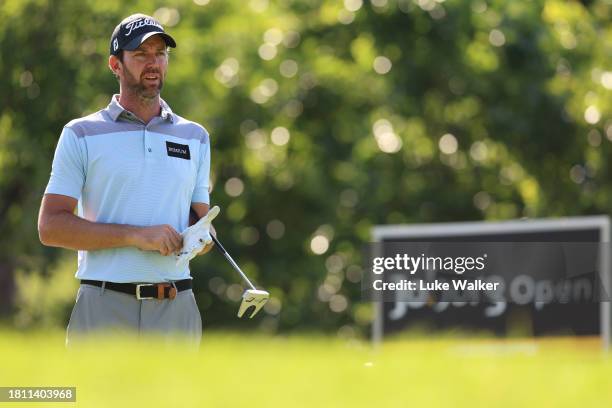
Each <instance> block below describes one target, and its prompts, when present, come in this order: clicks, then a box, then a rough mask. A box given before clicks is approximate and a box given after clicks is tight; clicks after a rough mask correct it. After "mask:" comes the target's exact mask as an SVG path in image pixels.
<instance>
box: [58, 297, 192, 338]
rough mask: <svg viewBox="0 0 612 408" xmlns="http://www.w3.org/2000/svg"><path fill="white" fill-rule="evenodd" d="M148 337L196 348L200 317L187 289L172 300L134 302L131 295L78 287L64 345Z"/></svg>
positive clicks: (135, 300) (134, 299) (134, 298)
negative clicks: (128, 336) (96, 339)
mask: <svg viewBox="0 0 612 408" xmlns="http://www.w3.org/2000/svg"><path fill="white" fill-rule="evenodd" d="M125 333H127V334H132V335H134V334H136V335H137V336H138V337H142V335H143V334H147V335H148V334H150V335H151V336H150V337H151V338H156V339H161V340H181V341H187V342H188V343H189V344H190V345H192V346H194V347H198V346H199V344H200V340H201V338H202V318H201V316H200V311H199V310H198V306H197V304H196V301H195V297H194V296H193V292H192V291H191V289H188V290H184V291H182V292H179V293H177V295H176V298H174V299H163V300H157V299H146V300H138V299H136V297H135V296H132V295H128V294H125V293H121V292H116V291H113V290H109V289H102V288H99V287H97V286H92V285H81V286H80V288H79V291H78V293H77V298H76V303H75V305H74V308H73V309H72V314H71V315H70V322H69V323H68V329H67V330H66V345H67V346H68V347H70V346H73V345H75V344H77V343H78V342H79V341H80V340H83V339H89V338H91V337H92V336H91V335H103V336H107V335H110V336H113V335H119V336H121V335H123V334H125Z"/></svg>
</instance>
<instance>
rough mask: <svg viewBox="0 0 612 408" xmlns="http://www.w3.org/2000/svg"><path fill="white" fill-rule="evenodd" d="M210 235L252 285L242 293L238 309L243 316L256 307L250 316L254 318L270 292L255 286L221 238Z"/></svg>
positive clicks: (224, 254) (239, 314) (248, 283)
mask: <svg viewBox="0 0 612 408" xmlns="http://www.w3.org/2000/svg"><path fill="white" fill-rule="evenodd" d="M210 236H211V238H212V240H213V242H214V243H215V247H217V249H218V250H219V251H221V253H222V254H223V256H224V257H225V259H227V260H228V262H229V263H230V265H232V267H233V268H234V270H235V271H236V272H238V273H239V274H240V276H242V279H244V281H245V282H246V283H247V285H249V286H250V287H251V289H247V290H245V291H244V293H243V294H242V302H241V303H240V309H238V317H242V315H243V314H244V312H246V311H247V309H248V308H250V307H255V310H253V313H251V315H250V316H249V319H251V318H253V316H255V315H256V314H257V312H259V311H260V310H261V308H262V307H263V306H264V305H265V304H266V302H267V301H268V299H269V298H270V294H269V293H268V292H266V291H265V290H259V289H257V288H255V286H254V285H253V284H252V283H251V281H250V280H249V278H247V276H246V275H245V274H244V272H242V270H241V269H240V267H239V266H238V264H237V263H236V262H235V261H234V260H233V259H232V257H231V256H230V254H229V253H228V252H227V251H226V250H225V248H223V245H221V243H220V242H219V240H218V239H217V238H215V236H214V235H212V234H211V235H210Z"/></svg>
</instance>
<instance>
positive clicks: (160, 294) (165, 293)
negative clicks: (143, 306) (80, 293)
mask: <svg viewBox="0 0 612 408" xmlns="http://www.w3.org/2000/svg"><path fill="white" fill-rule="evenodd" d="M173 283H174V286H173V285H172V283H171V282H160V283H116V282H106V283H105V282H102V281H96V280H87V279H84V280H82V281H81V284H82V285H93V286H97V287H99V288H101V287H102V285H103V284H104V288H105V289H109V290H114V291H116V292H121V293H127V294H128V295H132V296H136V299H138V300H144V299H158V300H162V299H174V298H175V297H176V294H177V292H182V291H184V290H187V289H191V279H183V280H179V281H174V282H173Z"/></svg>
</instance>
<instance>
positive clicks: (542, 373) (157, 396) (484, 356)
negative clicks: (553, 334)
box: [0, 331, 612, 408]
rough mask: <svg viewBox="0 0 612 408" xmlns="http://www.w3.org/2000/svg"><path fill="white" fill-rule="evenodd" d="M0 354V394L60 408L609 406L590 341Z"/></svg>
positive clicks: (118, 345) (609, 360)
mask: <svg viewBox="0 0 612 408" xmlns="http://www.w3.org/2000/svg"><path fill="white" fill-rule="evenodd" d="M0 353H1V358H2V364H1V366H0V385H1V386H76V387H77V403H76V404H74V403H72V404H71V403H63V404H61V406H75V405H76V406H79V407H113V408H116V407H141V406H149V407H201V406H205V407H241V406H245V407H247V406H253V407H349V406H350V407H374V406H376V407H406V406H418V405H419V404H427V406H430V407H431V406H434V407H437V406H440V407H451V406H452V407H457V406H465V407H480V406H482V407H490V406H496V407H518V406H520V407H523V406H532V407H542V406H546V407H549V406H550V407H552V406H554V407H575V406H578V405H580V406H588V407H597V406H601V407H604V406H611V405H612V391H610V390H612V375H611V373H612V357H611V356H609V355H607V354H605V353H603V352H602V351H601V348H600V344H599V341H598V340H596V339H587V340H581V341H577V340H574V339H571V338H558V339H544V340H538V341H534V340H523V341H516V340H515V341H500V340H491V339H471V340H469V339H449V338H445V339H440V338H438V339H436V338H431V339H428V338H424V337H420V338H408V339H397V340H391V341H387V342H385V343H384V344H383V345H382V347H380V348H378V349H376V350H374V349H372V348H371V347H370V345H369V344H368V343H364V342H361V341H356V340H353V341H346V340H339V339H332V338H326V337H317V336H296V337H263V336H258V335H254V334H252V333H242V334H231V333H230V334H227V333H226V334H222V333H217V334H214V333H213V334H208V335H206V334H205V336H204V339H203V342H202V347H201V350H200V351H199V352H189V351H187V350H185V349H184V347H183V346H182V345H181V344H180V343H176V344H174V345H171V346H168V345H166V346H162V345H160V344H156V343H144V342H138V341H135V340H124V341H121V342H119V341H113V340H106V341H104V342H101V343H96V344H90V345H87V346H85V347H83V348H80V349H77V350H70V351H66V350H65V349H64V347H63V333H62V332H38V333H27V334H25V333H16V332H11V331H4V332H0ZM32 405H33V406H57V405H58V404H57V403H55V404H51V403H38V404H32ZM0 406H16V405H15V404H13V403H11V404H7V403H4V404H3V403H0ZM20 406H21V405H20Z"/></svg>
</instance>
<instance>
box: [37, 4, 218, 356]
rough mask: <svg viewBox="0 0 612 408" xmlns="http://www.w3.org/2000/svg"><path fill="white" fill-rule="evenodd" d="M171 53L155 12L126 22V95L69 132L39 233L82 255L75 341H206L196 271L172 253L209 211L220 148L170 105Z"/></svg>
mask: <svg viewBox="0 0 612 408" xmlns="http://www.w3.org/2000/svg"><path fill="white" fill-rule="evenodd" d="M168 47H173V48H174V47H176V42H175V41H174V39H173V38H172V37H171V36H170V35H168V34H166V33H165V32H164V29H163V28H162V26H161V25H160V24H159V23H158V22H157V21H155V20H154V19H153V18H152V17H149V16H146V15H144V14H135V15H132V16H129V17H127V18H125V19H124V20H123V21H122V22H121V23H120V24H119V25H117V27H116V28H115V30H114V32H113V34H112V36H111V42H110V57H109V60H108V65H109V68H110V69H111V71H112V72H113V74H114V75H115V76H116V77H117V79H118V81H119V85H120V91H119V94H118V95H114V96H113V97H112V99H111V101H110V104H109V105H108V106H107V107H106V108H105V109H102V110H100V111H98V112H96V113H94V114H92V115H89V116H85V117H83V118H80V119H76V120H73V121H71V122H70V123H68V124H67V125H66V126H65V127H64V129H63V131H62V134H61V136H60V139H59V142H58V145H57V149H56V152H55V157H54V159H53V165H52V170H51V177H50V179H49V184H48V186H47V188H46V191H45V194H44V197H43V199H42V204H41V209H40V214H39V219H38V230H39V235H40V240H41V242H42V243H43V244H44V245H48V246H55V247H63V248H69V249H75V250H78V251H79V252H78V261H79V262H78V270H77V272H76V277H77V278H78V279H80V280H81V286H80V288H79V292H78V294H77V300H76V303H75V306H74V309H73V311H72V314H71V316H70V322H69V324H68V329H67V336H66V342H67V344H71V343H73V342H74V340H75V338H79V337H80V335H82V334H90V333H93V332H104V333H109V332H110V333H113V332H116V331H123V330H130V331H136V332H138V333H141V332H145V331H153V332H156V333H157V334H161V335H162V336H164V335H166V336H174V334H176V333H179V334H181V335H183V336H187V338H188V339H189V340H190V341H192V342H193V343H194V344H199V341H200V338H201V325H202V321H201V318H200V313H199V311H198V308H197V305H196V303H195V298H194V296H193V293H192V291H191V277H190V272H189V266H188V263H177V262H176V258H175V256H174V254H175V253H177V252H179V250H180V249H181V247H182V237H181V235H180V234H179V231H183V230H185V229H186V228H187V227H188V226H189V225H190V224H193V223H194V222H195V221H196V220H197V219H196V218H195V217H192V218H191V220H190V213H191V214H193V213H195V214H197V217H198V218H201V217H203V216H204V215H206V213H207V212H208V209H209V192H208V189H209V172H210V142H209V136H208V133H207V131H206V130H205V129H204V128H203V127H202V126H200V125H199V124H197V123H194V122H191V121H188V120H186V119H184V118H182V117H180V116H178V115H176V114H174V113H173V112H172V111H171V110H170V107H169V106H168V105H167V104H166V102H165V101H163V100H162V99H161V98H160V91H161V89H162V86H163V83H164V80H165V78H166V71H167V67H168ZM77 204H78V216H77V215H74V210H75V207H76V206H77ZM211 247H212V243H211V244H207V245H206V246H205V247H204V248H203V249H202V251H201V252H200V253H199V255H201V254H204V253H206V252H208V251H209V250H210V248H211Z"/></svg>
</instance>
